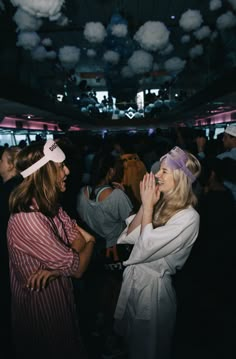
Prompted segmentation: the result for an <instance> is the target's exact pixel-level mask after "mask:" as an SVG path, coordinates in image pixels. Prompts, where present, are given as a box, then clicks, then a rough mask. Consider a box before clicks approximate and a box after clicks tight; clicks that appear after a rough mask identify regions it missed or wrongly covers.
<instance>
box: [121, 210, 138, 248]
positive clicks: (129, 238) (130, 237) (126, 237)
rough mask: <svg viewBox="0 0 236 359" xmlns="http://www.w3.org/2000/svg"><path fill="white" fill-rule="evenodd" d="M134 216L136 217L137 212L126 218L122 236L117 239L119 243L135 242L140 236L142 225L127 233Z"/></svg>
mask: <svg viewBox="0 0 236 359" xmlns="http://www.w3.org/2000/svg"><path fill="white" fill-rule="evenodd" d="M134 217H135V214H133V215H132V216H129V217H128V218H126V220H125V223H126V228H125V229H124V230H123V232H122V233H121V234H120V236H119V238H118V240H117V243H119V244H122V243H128V244H134V243H135V242H136V240H137V239H138V238H139V236H140V230H141V225H139V226H138V227H136V228H135V229H134V230H133V231H132V232H131V233H129V234H127V231H128V227H129V225H130V223H131V222H132V220H133V219H134Z"/></svg>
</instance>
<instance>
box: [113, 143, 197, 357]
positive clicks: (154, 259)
mask: <svg viewBox="0 0 236 359" xmlns="http://www.w3.org/2000/svg"><path fill="white" fill-rule="evenodd" d="M160 163H161V165H160V169H159V171H158V172H157V173H156V174H155V175H154V174H153V173H150V174H149V173H147V174H145V176H144V178H143V180H142V181H141V182H140V195H141V201H142V203H141V206H140V209H139V211H138V212H137V214H136V215H133V216H130V217H129V218H127V220H126V223H127V227H126V229H125V230H124V231H123V233H122V234H121V236H120V237H119V238H118V243H130V244H133V249H132V252H131V254H130V256H129V258H128V260H126V261H124V262H123V264H124V266H125V267H126V268H125V270H124V274H123V282H122V286H121V291H120V295H119V299H118V303H117V306H116V311H115V315H114V317H115V325H114V329H115V331H116V333H117V334H119V335H121V336H124V338H125V340H126V343H127V348H128V352H129V359H143V358H146V359H156V358H158V359H163V358H165V359H167V358H170V356H171V349H172V339H173V338H172V337H173V332H174V328H175V316H176V298H175V291H174V288H173V285H172V278H171V277H172V276H173V275H174V274H175V273H176V271H177V270H180V269H181V268H182V267H183V265H184V263H185V261H186V260H187V258H188V256H189V254H190V252H191V249H192V247H193V244H194V242H195V240H196V238H197V235H198V231H199V214H198V213H197V211H196V210H195V209H194V206H195V205H196V202H197V198H196V196H195V195H194V193H193V190H192V183H193V182H194V181H195V180H196V178H197V177H198V175H199V174H200V171H201V165H200V163H199V161H198V160H197V158H196V157H195V156H193V155H192V154H191V153H188V152H185V151H183V150H182V149H181V148H179V147H175V148H173V149H172V150H171V151H170V152H168V153H167V154H166V155H164V156H163V157H162V158H161V159H160ZM156 181H158V183H156Z"/></svg>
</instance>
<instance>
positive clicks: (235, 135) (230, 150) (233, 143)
mask: <svg viewBox="0 0 236 359" xmlns="http://www.w3.org/2000/svg"><path fill="white" fill-rule="evenodd" d="M223 144H224V148H225V149H226V151H225V152H223V153H220V154H219V155H218V156H217V158H219V159H220V160H223V159H225V158H231V159H232V160H234V161H236V124H235V125H229V126H228V127H226V129H225V132H224V136H223ZM224 185H225V186H226V187H227V188H229V189H230V190H231V192H232V194H233V196H234V201H235V208H236V182H231V181H229V180H226V181H224Z"/></svg>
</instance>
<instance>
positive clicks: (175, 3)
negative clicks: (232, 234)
mask: <svg viewBox="0 0 236 359" xmlns="http://www.w3.org/2000/svg"><path fill="white" fill-rule="evenodd" d="M24 2H25V3H27V1H24ZM13 3H14V1H9V0H8V1H4V0H2V1H0V80H1V88H0V119H3V118H4V117H5V116H8V117H9V116H13V117H14V116H15V117H17V118H21V116H22V114H27V113H30V114H33V115H34V116H35V121H37V118H40V119H43V120H44V121H45V122H52V123H58V124H60V125H61V127H62V128H69V127H70V126H72V125H73V126H78V127H80V128H84V129H89V128H95V129H96V128H102V127H104V128H109V127H111V128H119V127H123V128H126V127H130V126H132V127H139V128H142V127H143V128H145V127H149V126H156V127H162V126H171V125H173V124H175V123H179V124H185V125H187V126H189V125H190V126H192V125H194V124H197V121H200V120H201V119H206V118H208V119H209V118H211V116H213V114H216V113H221V112H228V111H236V95H235V94H236V81H235V80H236V76H235V74H236V36H235V35H236V24H235V25H233V26H231V27H230V28H224V29H222V28H219V26H217V19H218V18H219V17H220V16H221V15H222V14H226V13H228V12H230V13H231V14H232V16H233V17H234V16H236V2H233V1H232V0H225V1H222V6H221V7H220V8H219V9H217V10H215V11H211V10H210V9H209V3H210V1H206V0H188V1H187V0H166V1H162V0H146V1H141V0H129V1H128V0H127V1H112V0H67V1H64V5H63V7H62V9H61V10H62V13H63V16H64V17H65V18H67V19H68V23H67V24H66V25H64V26H61V25H60V24H59V22H58V21H57V22H56V21H49V18H48V17H43V18H41V19H42V26H41V27H40V28H39V29H38V30H37V34H38V35H39V36H40V39H41V40H42V39H45V38H50V39H51V41H52V45H50V50H53V51H55V52H56V54H57V56H56V58H55V59H52V60H44V61H37V60H34V59H33V58H32V53H31V51H29V50H25V49H24V48H23V47H22V46H17V45H16V43H17V41H18V35H19V31H18V32H17V31H16V30H17V25H16V23H15V21H14V20H13V16H14V14H15V12H16V10H17V7H15V6H13V5H12V4H13ZM18 3H21V1H18ZM28 3H30V1H28ZM1 4H2V6H1ZM232 4H235V6H234V7H233V6H232ZM189 9H191V10H199V11H200V13H201V15H202V19H203V23H202V25H207V26H209V28H210V31H211V33H212V34H213V32H214V33H216V34H217V36H216V38H215V39H214V40H213V39H211V40H210V38H209V37H207V38H204V39H202V40H200V39H197V38H196V37H194V36H193V31H192V32H186V31H184V30H183V28H181V27H180V23H179V21H180V18H181V15H182V14H183V13H185V12H186V11H187V10H189ZM117 13H118V14H119V15H120V16H122V18H123V19H124V20H125V21H126V22H127V28H128V35H127V36H128V37H127V42H126V50H127V49H131V47H133V46H135V47H134V48H132V50H137V49H139V47H138V46H139V45H138V44H137V42H136V43H135V45H134V40H133V36H134V34H135V33H136V32H137V30H138V29H139V28H140V27H141V26H142V25H143V24H144V23H145V22H147V21H159V22H162V23H164V24H165V26H166V28H167V29H168V31H169V32H170V38H169V40H170V43H172V45H173V51H172V53H170V54H168V55H164V54H161V52H160V51H149V52H150V53H151V54H152V56H153V62H154V63H157V64H158V69H155V68H154V67H152V68H151V69H150V70H149V71H147V72H144V73H139V74H138V75H137V74H136V75H135V76H134V77H133V78H131V79H130V78H123V77H122V76H121V75H120V70H121V69H120V68H119V66H114V67H113V68H112V69H111V66H107V63H105V62H104V60H103V54H104V52H105V51H106V50H108V49H113V48H112V47H111V46H110V45H111V44H112V41H113V44H114V46H116V45H117V43H116V42H115V43H114V39H111V40H112V41H111V42H110V43H109V41H108V40H107V39H108V37H107V39H106V40H105V41H103V42H102V43H99V44H98V43H89V42H88V41H87V40H86V38H85V36H84V29H85V25H86V23H88V22H91V21H93V22H99V23H102V24H103V25H104V27H105V28H106V29H107V28H108V26H109V24H110V23H111V19H112V16H113V15H114V14H117ZM173 16H174V18H173ZM235 23H236V21H235ZM186 34H187V35H190V42H189V43H187V44H186V43H185V44H184V43H182V42H181V38H182V36H183V35H186ZM119 44H120V43H118V45H119ZM196 45H201V46H202V50H203V52H202V55H200V56H197V57H191V56H190V53H189V50H190V49H191V48H193V47H194V46H196ZM63 46H76V47H78V48H79V49H80V59H79V61H78V63H77V65H76V67H74V68H72V69H71V68H70V69H68V68H65V67H63V65H62V64H61V63H60V61H59V58H58V52H59V49H60V48H61V47H63ZM109 46H110V47H109ZM116 47H117V46H116ZM88 49H93V50H94V51H96V54H97V55H96V56H95V57H94V58H91V57H88V56H87V50H88ZM115 50H116V49H115ZM123 50H124V49H122V51H123ZM171 57H179V58H180V59H182V60H183V61H185V67H184V69H183V70H182V71H180V72H175V73H169V72H168V71H167V69H166V67H165V62H166V60H168V59H169V58H171ZM82 85H83V86H82ZM84 85H85V87H84ZM86 88H90V89H92V90H94V91H95V92H96V91H100V90H107V89H108V90H109V92H110V93H111V94H112V95H113V96H115V97H117V99H118V100H117V106H118V107H119V104H120V103H121V104H122V103H123V105H126V106H127V107H129V106H131V105H132V103H133V102H134V97H135V94H136V92H137V91H142V90H145V89H148V88H155V89H157V88H163V89H164V88H167V91H168V95H169V100H172V99H173V98H174V94H175V93H184V96H183V97H182V99H180V100H178V101H173V103H174V105H173V106H170V107H169V108H168V109H167V110H165V111H160V110H159V111H150V112H149V113H147V114H145V117H144V118H132V119H129V118H128V117H124V118H120V119H118V120H112V116H111V115H110V114H107V113H101V112H96V113H93V112H86V111H84V112H81V110H80V108H79V106H78V105H77V103H76V101H75V97H77V96H80V95H81V92H82V91H83V90H84V89H85V90H86ZM65 92H66V93H67V96H65V97H64V99H65V100H64V102H58V101H57V99H56V95H57V93H63V94H65Z"/></svg>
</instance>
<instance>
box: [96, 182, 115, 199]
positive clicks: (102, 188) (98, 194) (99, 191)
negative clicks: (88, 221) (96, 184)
mask: <svg viewBox="0 0 236 359" xmlns="http://www.w3.org/2000/svg"><path fill="white" fill-rule="evenodd" d="M107 188H112V187H111V186H109V185H105V186H103V187H101V188H100V189H99V190H98V192H97V193H96V202H98V198H99V196H100V194H101V193H102V192H103V191H104V189H107Z"/></svg>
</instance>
